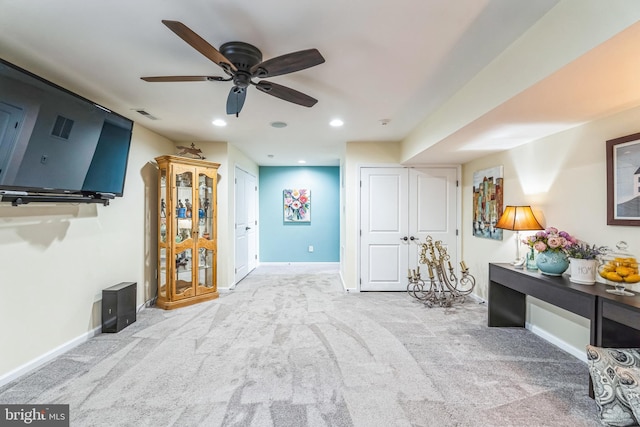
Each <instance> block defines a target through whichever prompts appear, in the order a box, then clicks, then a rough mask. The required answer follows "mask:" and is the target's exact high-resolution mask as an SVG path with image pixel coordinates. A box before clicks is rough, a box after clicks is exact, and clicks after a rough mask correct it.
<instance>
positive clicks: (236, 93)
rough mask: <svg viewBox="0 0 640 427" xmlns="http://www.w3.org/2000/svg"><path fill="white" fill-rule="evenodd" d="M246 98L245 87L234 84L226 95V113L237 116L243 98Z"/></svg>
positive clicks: (242, 103)
mask: <svg viewBox="0 0 640 427" xmlns="http://www.w3.org/2000/svg"><path fill="white" fill-rule="evenodd" d="M246 98H247V88H243V87H238V86H234V87H232V88H231V90H230V91H229V96H228V97H227V114H235V115H236V117H238V114H239V113H240V110H242V106H243V105H244V100H245V99H246Z"/></svg>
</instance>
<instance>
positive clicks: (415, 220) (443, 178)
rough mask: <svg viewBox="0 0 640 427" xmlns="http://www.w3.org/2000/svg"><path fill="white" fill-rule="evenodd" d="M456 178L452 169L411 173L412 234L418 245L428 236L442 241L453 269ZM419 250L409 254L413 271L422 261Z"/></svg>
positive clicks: (455, 227) (418, 169)
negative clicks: (420, 260)
mask: <svg viewBox="0 0 640 427" xmlns="http://www.w3.org/2000/svg"><path fill="white" fill-rule="evenodd" d="M457 174H458V173H457V169H456V168H453V167H446V168H445V167H443V168H414V169H409V210H408V213H409V224H410V226H409V227H410V234H411V235H412V236H415V237H416V243H417V244H421V243H425V242H426V239H427V236H431V238H432V239H433V241H434V242H436V241H438V240H440V241H442V246H443V247H444V248H445V249H446V250H447V254H448V255H449V256H450V257H451V264H452V265H454V266H457V265H458V262H457V259H458V244H457V242H458V236H457V233H456V231H457V219H458V212H457V211H458V209H457V200H458V199H457V192H458V189H457V186H456V181H457V179H456V178H457ZM416 248H417V249H416V250H413V248H412V249H411V250H410V251H409V257H410V260H409V262H410V266H409V268H412V269H413V268H415V267H416V266H417V265H418V262H419V258H420V248H419V247H418V246H417V245H416ZM445 266H446V264H445ZM405 289H406V285H405Z"/></svg>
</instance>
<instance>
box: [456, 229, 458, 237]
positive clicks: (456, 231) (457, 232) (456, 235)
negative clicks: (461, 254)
mask: <svg viewBox="0 0 640 427" xmlns="http://www.w3.org/2000/svg"><path fill="white" fill-rule="evenodd" d="M457 235H458V229H457V228H456V236H457Z"/></svg>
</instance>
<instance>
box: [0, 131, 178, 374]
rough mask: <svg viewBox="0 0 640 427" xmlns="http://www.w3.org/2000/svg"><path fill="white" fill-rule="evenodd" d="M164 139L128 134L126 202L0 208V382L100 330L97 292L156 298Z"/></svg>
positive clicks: (167, 144)
mask: <svg viewBox="0 0 640 427" xmlns="http://www.w3.org/2000/svg"><path fill="white" fill-rule="evenodd" d="M173 150H174V148H173V144H172V143H171V141H169V140H168V139H166V138H163V137H160V136H159V135H157V134H155V133H153V132H151V131H149V130H147V129H145V128H143V127H141V126H139V125H137V124H136V125H135V126H134V129H133V139H132V145H131V151H130V155H129V165H128V168H127V177H126V184H125V189H124V197H122V198H116V199H115V200H113V201H111V204H110V205H109V206H106V207H105V206H102V205H96V204H91V205H89V204H77V205H72V204H44V203H39V204H29V205H25V206H19V207H13V206H11V205H10V204H9V203H6V202H5V203H0V260H1V261H0V294H1V295H2V297H1V298H0V337H2V345H0V384H2V382H3V379H4V380H6V379H7V378H10V377H11V376H12V375H13V374H15V373H16V372H18V371H20V370H21V368H22V367H24V365H25V364H28V363H30V362H33V361H34V360H36V359H37V358H39V357H42V356H43V355H46V354H47V353H50V352H52V351H55V349H56V348H58V347H60V346H64V345H65V344H67V343H69V342H70V341H72V340H75V339H78V338H79V337H83V336H87V335H89V334H91V333H92V331H93V330H94V329H95V328H97V327H99V326H100V324H101V307H100V300H101V298H102V289H104V288H107V287H109V286H112V285H115V284H117V283H120V282H128V281H132V282H137V283H138V304H139V305H140V304H142V303H144V301H146V300H148V299H150V298H152V297H153V296H154V295H155V284H156V282H155V276H154V273H153V272H155V264H156V240H155V239H156V237H155V234H156V233H155V230H156V219H155V218H156V212H157V207H156V193H157V189H156V185H157V184H156V173H157V172H156V168H155V166H154V165H153V164H151V163H149V161H152V160H153V158H154V157H156V156H158V155H160V154H166V153H170V152H173Z"/></svg>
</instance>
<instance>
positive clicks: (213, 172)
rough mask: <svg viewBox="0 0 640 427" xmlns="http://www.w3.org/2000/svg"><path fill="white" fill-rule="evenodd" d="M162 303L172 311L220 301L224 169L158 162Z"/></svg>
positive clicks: (174, 159) (175, 160) (176, 160)
mask: <svg viewBox="0 0 640 427" xmlns="http://www.w3.org/2000/svg"><path fill="white" fill-rule="evenodd" d="M156 161H157V162H158V167H159V169H160V174H159V177H158V216H159V218H158V299H157V303H156V304H157V306H158V307H160V308H164V309H172V308H178V307H183V306H186V305H190V304H195V303H198V302H202V301H207V300H211V299H214V298H217V297H218V289H217V284H216V271H217V265H216V256H217V252H218V246H217V229H216V224H217V221H216V218H217V199H216V187H217V182H218V167H219V166H220V164H218V163H211V162H207V161H204V160H196V159H189V158H185V157H178V156H160V157H156Z"/></svg>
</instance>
